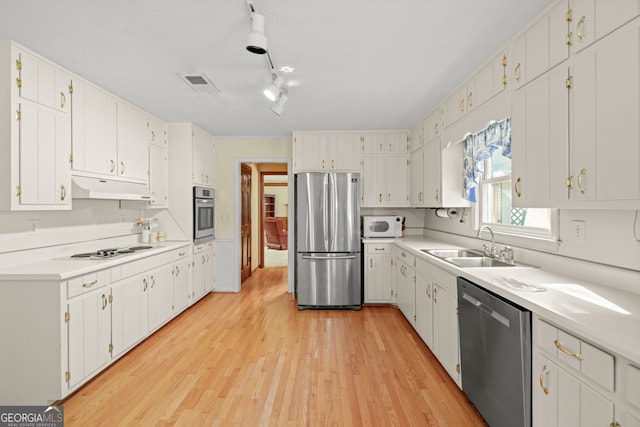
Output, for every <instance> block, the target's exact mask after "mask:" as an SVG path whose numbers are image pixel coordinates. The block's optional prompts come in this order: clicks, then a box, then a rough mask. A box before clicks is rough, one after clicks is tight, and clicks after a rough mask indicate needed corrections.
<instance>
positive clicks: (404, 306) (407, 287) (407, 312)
mask: <svg viewBox="0 0 640 427" xmlns="http://www.w3.org/2000/svg"><path fill="white" fill-rule="evenodd" d="M396 263H397V264H399V265H400V268H399V269H398V272H399V276H398V280H397V282H396V292H397V294H396V303H397V304H398V308H399V309H400V311H401V312H402V314H403V315H404V317H406V319H407V320H408V321H409V323H410V324H411V326H414V327H415V324H416V319H415V313H416V308H415V295H416V294H415V270H414V269H413V268H411V267H409V266H407V265H406V264H404V263H403V262H401V261H399V260H397V259H396Z"/></svg>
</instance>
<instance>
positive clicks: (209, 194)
mask: <svg viewBox="0 0 640 427" xmlns="http://www.w3.org/2000/svg"><path fill="white" fill-rule="evenodd" d="M214 194H215V190H213V189H211V188H204V187H193V241H194V243H202V242H205V241H207V240H212V239H213V238H214V236H215V226H214V218H215V216H214V213H215V197H214Z"/></svg>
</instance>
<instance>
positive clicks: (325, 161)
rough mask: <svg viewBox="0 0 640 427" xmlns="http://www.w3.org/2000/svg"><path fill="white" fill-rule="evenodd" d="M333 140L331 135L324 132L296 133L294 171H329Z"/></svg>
mask: <svg viewBox="0 0 640 427" xmlns="http://www.w3.org/2000/svg"><path fill="white" fill-rule="evenodd" d="M334 137H335V135H334V136H333V138H334ZM331 138H332V136H331V135H330V134H328V133H323V132H300V133H296V134H295V136H294V140H293V152H294V153H293V160H294V170H295V171H297V172H316V171H319V172H324V171H329V170H330V167H331V159H330V153H329V151H330V145H331ZM334 166H335V161H334Z"/></svg>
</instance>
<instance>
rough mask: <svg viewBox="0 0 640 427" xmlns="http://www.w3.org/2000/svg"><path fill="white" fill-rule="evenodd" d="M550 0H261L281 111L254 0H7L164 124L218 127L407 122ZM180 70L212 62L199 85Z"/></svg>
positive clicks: (74, 63)
mask: <svg viewBox="0 0 640 427" xmlns="http://www.w3.org/2000/svg"><path fill="white" fill-rule="evenodd" d="M552 1H553V0H482V1H480V0H320V1H310V0H256V3H255V7H256V10H257V12H258V13H260V14H262V15H264V16H265V20H266V24H265V33H266V35H267V37H268V40H269V51H270V53H271V55H272V57H273V59H274V62H275V64H276V65H277V66H283V65H290V66H293V67H295V71H294V72H293V73H291V74H287V75H284V74H282V75H283V77H285V79H286V80H287V81H293V80H295V81H298V82H300V85H298V86H294V87H290V88H289V89H288V90H289V100H288V102H287V104H286V106H285V111H284V113H283V115H282V116H280V117H278V116H276V115H275V114H274V113H273V112H272V111H271V110H270V109H269V106H270V105H271V103H270V101H268V100H267V99H266V98H265V97H264V95H262V89H263V88H264V87H265V86H266V85H267V84H268V83H269V82H270V81H271V75H270V72H269V68H268V65H267V60H266V58H265V57H264V56H260V55H255V54H252V53H250V52H248V51H247V50H246V49H245V45H246V40H247V35H248V33H249V29H250V19H249V8H248V6H247V3H246V0H181V1H177V0H101V1H100V0H56V1H52V0H19V1H17V0H11V1H10V0H6V1H2V2H0V38H4V39H12V40H15V41H17V42H19V43H21V44H23V45H24V46H26V47H28V48H30V49H32V50H34V51H35V52H37V53H40V54H41V55H43V56H45V57H47V58H49V59H51V60H52V61H54V62H56V63H58V64H59V65H62V66H63V67H65V68H67V69H69V70H71V71H72V72H74V73H77V74H78V75H80V76H82V77H84V78H86V79H88V80H90V81H93V82H94V83H96V84H98V85H99V86H101V87H103V88H105V89H107V90H109V91H110V92H112V93H115V94H116V95H118V96H120V97H122V98H124V99H126V100H128V101H130V102H132V103H134V104H136V105H138V106H140V107H141V108H143V109H145V110H147V111H149V112H150V113H152V114H154V115H156V116H158V117H160V118H161V119H163V120H166V121H171V122H173V121H190V122H194V123H196V124H198V125H199V126H201V127H203V128H205V129H207V130H208V131H210V132H211V133H212V134H214V135H216V136H234V137H240V136H251V137H289V136H290V134H291V131H292V130H357V129H398V128H409V127H411V126H412V125H413V124H414V123H416V122H417V120H418V119H420V118H421V117H422V116H424V114H425V113H427V112H428V111H429V110H430V109H432V108H433V107H434V106H435V105H436V104H437V102H438V101H439V100H441V99H442V98H443V97H444V96H445V95H446V94H447V93H448V92H450V91H451V90H453V89H454V88H455V86H457V84H459V83H461V82H462V80H463V79H464V78H465V77H467V76H468V75H469V74H470V73H471V72H472V71H473V70H474V69H476V68H477V67H478V66H480V65H481V64H482V63H483V62H484V61H486V60H487V59H489V57H490V55H492V54H493V53H495V52H496V51H497V50H498V49H499V48H500V47H501V46H503V45H504V43H506V42H507V41H508V40H509V39H510V38H511V37H512V36H513V35H514V34H515V33H517V32H518V31H519V30H520V29H521V28H522V27H523V26H524V25H525V24H526V23H527V22H528V21H530V20H531V19H532V18H533V17H534V16H536V15H537V14H538V13H539V12H541V11H542V10H543V9H544V8H545V7H546V6H547V5H548V4H550V3H551V2H552ZM180 73H205V74H206V75H207V76H208V77H209V78H210V79H211V80H212V81H213V83H214V84H215V85H216V86H217V87H218V88H219V90H220V91H219V92H218V93H214V94H198V93H196V92H194V91H193V90H192V89H191V88H190V87H189V86H188V85H187V84H186V83H185V82H184V81H183V80H182V79H181V78H180V77H179V74H180Z"/></svg>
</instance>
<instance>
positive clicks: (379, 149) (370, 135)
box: [362, 131, 410, 154]
mask: <svg viewBox="0 0 640 427" xmlns="http://www.w3.org/2000/svg"><path fill="white" fill-rule="evenodd" d="M362 143H363V147H364V154H407V153H408V152H409V147H410V142H409V134H408V132H405V131H399V132H395V131H389V132H387V131H384V132H365V133H363V134H362Z"/></svg>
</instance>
